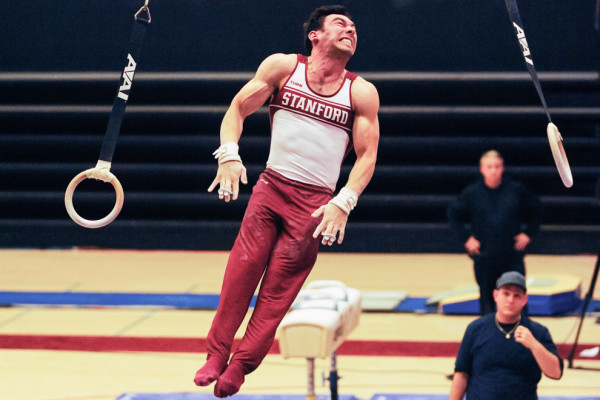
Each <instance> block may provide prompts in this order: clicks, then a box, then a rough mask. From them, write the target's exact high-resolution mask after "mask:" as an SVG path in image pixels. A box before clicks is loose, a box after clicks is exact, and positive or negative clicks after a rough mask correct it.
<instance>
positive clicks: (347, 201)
mask: <svg viewBox="0 0 600 400" xmlns="http://www.w3.org/2000/svg"><path fill="white" fill-rule="evenodd" d="M329 202H330V203H331V204H334V205H336V206H338V207H339V208H341V209H342V210H343V211H344V212H345V213H346V214H350V211H352V210H354V207H356V203H358V193H356V192H355V191H354V190H352V189H348V188H347V187H345V186H344V187H343V188H342V189H341V190H340V192H339V193H338V195H337V196H335V197H334V198H333V199H331V200H329Z"/></svg>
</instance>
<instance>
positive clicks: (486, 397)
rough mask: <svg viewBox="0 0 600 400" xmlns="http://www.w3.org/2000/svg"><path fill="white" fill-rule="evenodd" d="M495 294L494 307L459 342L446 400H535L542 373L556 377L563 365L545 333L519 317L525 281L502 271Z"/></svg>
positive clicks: (525, 292)
mask: <svg viewBox="0 0 600 400" xmlns="http://www.w3.org/2000/svg"><path fill="white" fill-rule="evenodd" d="M496 287H497V289H496V290H494V299H495V302H496V305H497V308H498V311H496V313H495V314H488V315H485V316H483V317H480V318H478V319H477V320H475V321H473V322H471V323H470V324H469V326H468V327H467V330H466V332H465V335H464V338H463V340H462V342H461V344H460V348H459V350H458V355H457V357H456V364H455V370H454V376H453V379H452V386H451V388H450V397H449V399H450V400H462V399H463V396H464V395H465V392H466V394H467V400H471V399H477V400H496V399H498V400H506V399H518V400H536V399H537V384H538V382H539V381H540V379H541V377H542V373H543V374H544V375H546V376H547V377H549V378H551V379H560V378H561V377H562V372H563V361H562V359H561V358H560V357H559V355H558V352H557V349H556V345H555V344H554V343H553V341H552V337H551V336H550V332H549V331H548V329H547V328H546V327H544V326H542V325H540V324H538V323H536V322H534V321H532V320H530V319H529V318H528V317H527V316H526V315H523V314H522V310H523V308H524V307H525V305H526V304H527V287H526V283H525V277H524V276H523V275H521V274H520V273H518V272H514V271H512V272H505V273H504V274H502V276H500V279H498V282H497V284H496Z"/></svg>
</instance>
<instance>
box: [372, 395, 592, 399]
mask: <svg viewBox="0 0 600 400" xmlns="http://www.w3.org/2000/svg"><path fill="white" fill-rule="evenodd" d="M538 399H539V400H600V397H577V396H563V397H553V396H540V397H538ZM371 400H448V395H447V394H375V395H373V397H371Z"/></svg>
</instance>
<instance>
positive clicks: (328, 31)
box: [311, 14, 358, 56]
mask: <svg viewBox="0 0 600 400" xmlns="http://www.w3.org/2000/svg"><path fill="white" fill-rule="evenodd" d="M311 34H312V35H313V37H312V38H311V40H312V39H313V38H316V39H317V43H316V45H317V46H319V45H320V46H323V48H325V49H329V50H333V51H335V52H340V53H346V54H347V55H350V56H352V55H353V54H354V51H356V42H357V39H358V37H357V35H356V26H355V25H354V22H352V20H351V19H350V18H348V17H346V16H345V15H341V14H329V15H328V16H326V17H325V19H324V20H323V27H322V28H321V29H320V30H318V31H312V32H311ZM314 43H315V42H314V41H313V44H314Z"/></svg>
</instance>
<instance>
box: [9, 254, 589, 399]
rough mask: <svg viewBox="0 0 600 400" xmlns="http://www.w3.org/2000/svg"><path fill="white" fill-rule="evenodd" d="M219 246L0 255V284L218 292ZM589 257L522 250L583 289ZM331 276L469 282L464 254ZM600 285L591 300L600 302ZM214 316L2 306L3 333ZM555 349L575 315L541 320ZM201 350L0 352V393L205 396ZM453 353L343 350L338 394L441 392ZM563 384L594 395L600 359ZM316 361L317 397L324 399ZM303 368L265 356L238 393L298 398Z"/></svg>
mask: <svg viewBox="0 0 600 400" xmlns="http://www.w3.org/2000/svg"><path fill="white" fill-rule="evenodd" d="M226 258H227V253H225V252H158V251H148V252H143V251H109V250H0V276H1V279H0V291H64V290H73V291H102V292H109V291H110V292H115V291H117V292H118V291H124V292H142V293H143V292H147V293H150V292H152V293H157V292H163V293H166V292H174V293H218V292H219V287H220V280H221V277H222V273H223V266H224V263H225V260H226ZM594 264H595V256H585V255H584V256H577V257H558V256H529V258H528V272H529V274H536V273H544V274H552V273H561V274H563V273H569V274H572V275H576V276H579V277H580V278H581V279H582V292H583V293H586V292H587V284H588V282H589V280H590V278H591V274H592V272H593V269H594ZM315 279H337V280H341V281H343V282H345V283H346V284H347V285H348V286H350V287H355V288H357V289H359V290H362V291H407V292H408V293H409V295H410V296H415V297H426V296H431V295H434V294H436V293H439V292H441V291H444V290H447V289H449V288H452V287H455V286H461V285H469V284H472V283H473V282H472V272H471V266H470V263H469V261H468V259H467V258H466V257H465V256H462V255H406V254H331V253H322V254H321V255H320V257H319V260H318V262H317V266H316V267H315V270H314V272H313V274H312V275H311V277H310V278H309V281H310V280H315ZM599 292H600V290H599V289H598V288H596V291H595V298H596V299H598V298H600V293H599ZM213 315H214V311H193V310H173V309H160V308H72V307H57V308H45V307H12V308H0V335H8V334H32V335H33V334H37V335H59V334H60V335H100V336H109V337H112V336H131V337H145V336H151V337H186V338H187V337H192V338H193V337H199V338H202V337H205V336H206V333H207V331H208V328H209V324H210V321H211V320H212V316H213ZM473 318H474V317H473V316H445V315H440V314H424V315H418V314H412V313H406V314H405V313H363V314H362V316H361V323H360V325H359V326H358V328H357V329H356V330H355V331H354V332H352V334H351V335H350V337H349V339H360V340H399V341H402V340H406V341H408V340H414V341H456V342H458V341H459V340H460V338H461V337H462V333H463V332H464V329H465V327H466V325H467V324H468V323H469V322H470V321H472V320H473ZM536 320H538V321H539V322H541V323H543V324H544V325H546V326H548V327H549V328H550V331H551V332H552V335H553V337H554V340H555V342H556V343H557V344H570V343H572V341H573V339H574V335H575V328H576V327H577V323H578V318H577V317H576V316H572V317H544V318H536ZM580 343H590V344H596V345H600V325H599V324H597V323H596V322H595V317H594V316H592V315H590V316H588V317H587V318H586V319H585V323H584V325H583V329H582V333H581V337H580ZM203 358H204V354H190V353H149V352H83V351H77V352H72V351H54V350H0V399H10V400H114V399H116V398H117V397H119V396H120V395H121V394H123V393H132V392H142V393H182V392H185V393H188V392H189V393H194V392H195V393H211V389H212V388H208V389H207V388H197V387H195V386H194V385H193V383H192V378H193V375H194V372H195V370H196V369H197V368H198V367H199V366H200V365H201V363H202V360H203ZM453 361H454V360H453V359H452V358H442V357H377V356H340V357H339V359H338V367H339V370H340V374H341V376H342V379H341V380H340V382H339V385H340V393H341V394H353V395H355V396H357V397H360V398H361V399H370V398H371V397H372V396H373V395H374V394H376V393H439V394H445V393H447V392H448V389H449V386H450V381H448V380H447V379H446V375H447V374H448V373H450V372H451V371H452V366H453ZM575 366H576V367H591V368H595V369H596V370H595V371H588V370H582V369H567V370H565V374H564V377H563V379H562V380H560V381H552V380H550V379H547V378H543V379H542V381H541V383H540V387H539V393H540V395H542V396H576V395H578V396H598V398H600V362H599V361H589V360H580V359H578V360H575ZM327 370H328V360H318V361H317V378H318V379H317V381H318V383H317V393H318V394H327V392H328V390H327V388H326V387H324V386H322V385H321V379H320V376H321V373H326V371H327ZM305 392H306V363H305V361H304V360H301V359H288V360H284V359H283V358H282V357H281V356H279V355H269V356H267V358H266V359H265V361H264V363H263V365H262V366H261V367H260V368H259V369H258V370H257V371H256V372H254V373H253V374H251V375H249V376H248V377H247V381H246V383H245V384H244V386H243V392H242V393H247V394H256V393H280V394H303V393H305Z"/></svg>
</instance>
